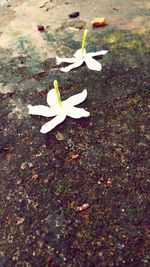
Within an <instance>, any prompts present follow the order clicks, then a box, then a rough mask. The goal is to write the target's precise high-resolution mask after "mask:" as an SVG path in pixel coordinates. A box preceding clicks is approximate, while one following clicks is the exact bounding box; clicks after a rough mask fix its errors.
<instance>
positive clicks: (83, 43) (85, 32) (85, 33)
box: [81, 29, 88, 55]
mask: <svg viewBox="0 0 150 267" xmlns="http://www.w3.org/2000/svg"><path fill="white" fill-rule="evenodd" d="M87 32H88V31H87V29H86V30H84V34H83V39H82V47H81V49H82V55H83V53H84V47H85V42H86V36H87Z"/></svg>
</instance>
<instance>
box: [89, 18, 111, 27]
mask: <svg viewBox="0 0 150 267" xmlns="http://www.w3.org/2000/svg"><path fill="white" fill-rule="evenodd" d="M91 24H92V26H93V27H104V26H106V25H107V24H108V21H107V19H105V18H104V17H102V18H95V19H93V20H92V21H91Z"/></svg>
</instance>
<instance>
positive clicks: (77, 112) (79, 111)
mask: <svg viewBox="0 0 150 267" xmlns="http://www.w3.org/2000/svg"><path fill="white" fill-rule="evenodd" d="M67 116H69V117H71V118H73V119H80V118H82V117H88V116H90V113H89V112H88V111H86V110H85V109H84V108H76V107H72V108H70V109H68V112H67Z"/></svg>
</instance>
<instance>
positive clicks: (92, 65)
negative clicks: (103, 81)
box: [85, 56, 102, 71]
mask: <svg viewBox="0 0 150 267" xmlns="http://www.w3.org/2000/svg"><path fill="white" fill-rule="evenodd" d="M85 63H86V65H87V67H88V68H89V69H90V70H97V71H100V70H101V69H102V65H101V63H99V62H98V61H97V60H95V59H94V58H92V57H90V56H86V57H85Z"/></svg>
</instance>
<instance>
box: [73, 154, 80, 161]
mask: <svg viewBox="0 0 150 267" xmlns="http://www.w3.org/2000/svg"><path fill="white" fill-rule="evenodd" d="M78 157H79V155H78V154H74V155H72V156H71V158H72V159H73V160H76V159H78Z"/></svg>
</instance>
